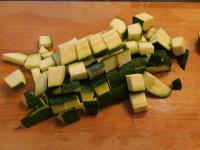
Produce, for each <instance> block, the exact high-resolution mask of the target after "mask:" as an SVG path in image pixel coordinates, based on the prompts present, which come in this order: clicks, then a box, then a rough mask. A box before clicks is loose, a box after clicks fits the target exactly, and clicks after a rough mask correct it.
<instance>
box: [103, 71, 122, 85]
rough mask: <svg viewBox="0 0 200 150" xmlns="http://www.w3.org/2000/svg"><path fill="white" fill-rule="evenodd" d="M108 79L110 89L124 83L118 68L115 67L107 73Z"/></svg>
mask: <svg viewBox="0 0 200 150" xmlns="http://www.w3.org/2000/svg"><path fill="white" fill-rule="evenodd" d="M106 80H107V81H108V84H109V87H110V89H113V88H116V87H118V86H120V85H121V83H122V76H121V74H120V71H119V70H118V69H114V70H112V71H110V72H108V73H107V74H106Z"/></svg>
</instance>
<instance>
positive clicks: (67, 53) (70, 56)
mask: <svg viewBox="0 0 200 150" xmlns="http://www.w3.org/2000/svg"><path fill="white" fill-rule="evenodd" d="M75 42H76V38H73V39H71V40H69V41H67V42H65V43H62V44H60V45H58V54H57V55H58V56H59V62H60V64H61V65H67V64H69V63H71V62H74V61H76V60H77V59H78V57H77V54H76V47H75Z"/></svg>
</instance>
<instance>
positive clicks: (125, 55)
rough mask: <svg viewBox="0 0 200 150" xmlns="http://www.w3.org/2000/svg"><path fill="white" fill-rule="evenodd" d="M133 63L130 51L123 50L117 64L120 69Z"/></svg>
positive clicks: (118, 56)
mask: <svg viewBox="0 0 200 150" xmlns="http://www.w3.org/2000/svg"><path fill="white" fill-rule="evenodd" d="M130 61H131V54H130V51H129V50H123V51H122V52H120V53H118V54H117V62H118V65H119V67H121V66H123V65H125V64H127V63H128V62H130Z"/></svg>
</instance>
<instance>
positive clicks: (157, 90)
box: [144, 71, 171, 98]
mask: <svg viewBox="0 0 200 150" xmlns="http://www.w3.org/2000/svg"><path fill="white" fill-rule="evenodd" d="M144 83H145V86H146V89H147V91H148V92H149V93H151V94H152V95H154V96H158V97H160V98H164V97H167V96H169V95H170V94H171V89H170V88H169V87H168V86H166V85H165V84H164V83H162V82H161V81H160V80H159V79H157V78H156V77H155V76H154V75H152V74H150V73H148V72H146V71H145V72H144Z"/></svg>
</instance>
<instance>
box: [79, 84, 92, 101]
mask: <svg viewBox="0 0 200 150" xmlns="http://www.w3.org/2000/svg"><path fill="white" fill-rule="evenodd" d="M80 97H81V100H82V101H83V100H88V99H89V100H91V99H93V98H94V90H93V88H92V86H91V85H90V83H88V82H83V83H81V90H80Z"/></svg>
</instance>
